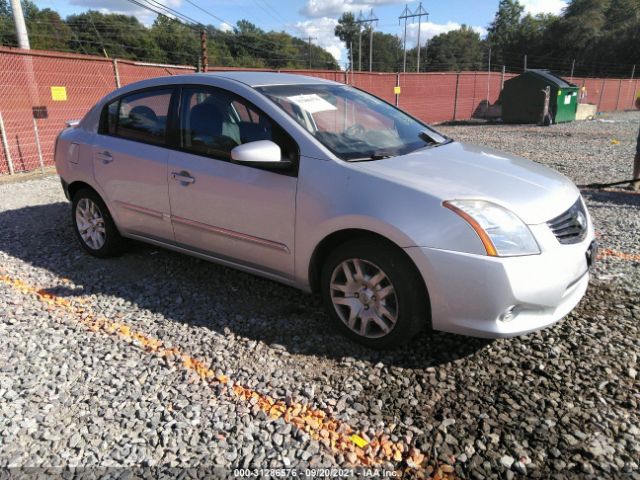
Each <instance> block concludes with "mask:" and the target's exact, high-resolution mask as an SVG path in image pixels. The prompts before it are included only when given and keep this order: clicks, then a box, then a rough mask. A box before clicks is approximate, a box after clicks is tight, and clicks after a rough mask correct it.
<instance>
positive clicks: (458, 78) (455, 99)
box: [451, 72, 460, 120]
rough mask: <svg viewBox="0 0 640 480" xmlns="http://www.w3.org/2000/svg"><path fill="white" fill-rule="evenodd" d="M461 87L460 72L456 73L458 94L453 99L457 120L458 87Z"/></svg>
mask: <svg viewBox="0 0 640 480" xmlns="http://www.w3.org/2000/svg"><path fill="white" fill-rule="evenodd" d="M459 85H460V72H458V73H456V94H455V96H454V98H453V118H452V119H451V120H455V119H456V116H457V114H458V87H459Z"/></svg>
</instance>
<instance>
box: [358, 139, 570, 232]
mask: <svg viewBox="0 0 640 480" xmlns="http://www.w3.org/2000/svg"><path fill="white" fill-rule="evenodd" d="M358 166H360V167H362V168H363V169H364V170H366V171H367V172H369V173H372V174H375V175H377V176H380V177H385V178H387V179H391V180H394V181H396V182H398V183H401V184H403V185H407V186H409V187H411V188H415V189H418V190H421V191H424V192H425V193H428V194H430V195H432V196H435V197H436V198H438V199H439V200H442V201H444V200H453V199H463V198H473V199H484V200H489V201H491V202H494V203H497V204H499V205H502V206H503V207H506V208H508V209H510V210H511V211H512V212H514V213H515V214H516V215H518V216H519V217H520V218H521V219H522V220H523V221H524V222H525V223H527V224H530V225H533V224H538V223H544V222H546V221H548V220H550V219H552V218H554V217H556V216H558V215H560V214H561V213H563V212H564V211H565V210H567V209H568V208H569V207H570V206H571V205H572V204H573V203H574V202H575V201H576V199H577V197H578V195H579V191H578V189H577V187H576V186H575V185H574V183H573V182H572V181H571V180H569V179H568V178H566V177H565V176H564V175H561V174H560V173H558V172H556V171H555V170H552V169H550V168H547V167H545V166H543V165H540V164H538V163H535V162H532V161H530V160H525V159H524V158H520V157H516V156H514V155H509V154H507V153H503V152H500V151H498V150H495V149H492V148H488V147H478V146H475V145H469V144H465V143H459V142H451V143H448V144H445V145H441V146H439V147H432V148H427V149H422V150H418V151H415V152H411V153H409V154H407V155H401V156H398V157H392V158H387V159H384V160H375V161H370V162H362V163H360V164H359V165H358Z"/></svg>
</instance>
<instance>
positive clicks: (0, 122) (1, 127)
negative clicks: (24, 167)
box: [0, 112, 14, 175]
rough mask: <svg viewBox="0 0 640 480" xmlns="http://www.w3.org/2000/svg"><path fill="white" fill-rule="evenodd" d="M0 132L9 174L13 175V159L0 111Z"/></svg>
mask: <svg viewBox="0 0 640 480" xmlns="http://www.w3.org/2000/svg"><path fill="white" fill-rule="evenodd" d="M0 134H2V147H3V148H4V156H5V158H6V159H7V165H8V166H9V175H13V173H14V172H13V161H12V160H11V151H10V150H9V142H8V141H7V131H6V130H5V128H4V120H3V119H2V112H0Z"/></svg>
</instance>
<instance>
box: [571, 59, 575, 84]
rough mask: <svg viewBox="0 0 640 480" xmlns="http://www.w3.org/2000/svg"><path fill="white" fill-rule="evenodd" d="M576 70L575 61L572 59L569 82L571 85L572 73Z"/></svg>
mask: <svg viewBox="0 0 640 480" xmlns="http://www.w3.org/2000/svg"><path fill="white" fill-rule="evenodd" d="M575 69H576V59H575V58H574V59H573V62H571V80H570V82H571V83H573V72H574V71H575Z"/></svg>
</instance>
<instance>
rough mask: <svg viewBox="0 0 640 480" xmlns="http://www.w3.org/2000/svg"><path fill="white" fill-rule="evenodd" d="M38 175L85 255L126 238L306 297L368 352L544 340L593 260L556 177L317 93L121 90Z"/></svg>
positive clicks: (349, 98) (255, 81) (411, 121)
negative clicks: (442, 336) (443, 336)
mask: <svg viewBox="0 0 640 480" xmlns="http://www.w3.org/2000/svg"><path fill="white" fill-rule="evenodd" d="M55 160H56V167H57V170H58V173H59V175H60V177H61V179H62V183H63V188H64V190H65V192H66V194H67V197H68V198H69V199H70V200H71V202H72V220H73V223H74V226H75V231H76V233H77V237H78V239H79V241H80V244H81V245H82V247H84V249H85V250H86V251H87V252H89V253H90V254H92V255H95V256H98V257H107V256H110V255H114V254H117V253H118V252H120V250H121V248H122V245H123V242H122V238H123V237H128V238H133V239H137V240H141V241H144V242H148V243H151V244H154V245H157V246H160V247H165V248H168V249H172V250H176V251H179V252H184V253H186V254H190V255H194V256H197V257H200V258H204V259H207V260H211V261H213V262H217V263H221V264H223V265H227V266H231V267H235V268H238V269H241V270H244V271H247V272H250V273H254V274H257V275H261V276H264V277H267V278H270V279H273V280H276V281H279V282H283V283H286V284H288V285H292V286H295V287H297V288H300V289H303V290H306V291H310V292H316V293H318V294H320V295H321V296H322V298H323V301H324V303H325V305H326V308H327V312H328V314H329V317H330V318H331V319H332V320H333V322H334V323H335V325H337V326H338V328H340V329H341V330H342V331H343V332H344V333H345V334H346V335H348V336H350V337H351V338H353V339H355V340H357V341H360V342H362V343H364V344H365V345H368V346H370V347H376V348H377V347H390V346H394V345H398V344H400V343H402V342H405V341H407V340H409V339H410V338H412V337H413V336H415V334H416V333H417V332H419V331H420V330H421V329H422V328H424V327H430V328H433V329H436V330H443V331H448V332H454V333H460V334H466V335H474V336H484V337H506V336H514V335H519V334H523V333H526V332H530V331H533V330H537V329H540V328H543V327H545V326H548V325H551V324H552V323H554V322H556V321H558V320H559V319H561V318H562V317H563V316H565V315H566V314H567V313H569V312H570V311H571V310H572V309H573V308H574V307H575V306H576V304H577V303H578V302H579V301H580V299H581V298H582V296H583V295H584V293H585V291H586V289H587V284H588V282H589V265H590V261H591V258H594V257H595V251H594V250H595V243H594V242H593V237H594V234H593V226H592V224H591V220H590V217H589V214H588V212H587V209H586V208H585V205H584V202H583V200H582V198H581V197H580V193H579V191H578V190H577V188H576V187H575V185H574V184H573V183H572V182H571V181H570V180H568V179H567V178H565V177H564V176H562V175H560V174H559V173H557V172H555V171H553V170H550V169H548V168H545V167H543V166H542V165H539V164H536V163H533V162H530V161H528V160H524V159H521V158H517V157H514V156H511V155H507V154H504V153H501V152H499V151H496V150H492V149H489V148H480V147H475V146H472V145H466V144H463V143H458V142H455V141H453V140H452V139H450V138H447V137H445V136H444V135H442V134H439V133H438V132H437V131H435V130H434V129H433V128H431V127H429V126H428V125H426V124H424V123H422V122H420V121H419V120H417V119H415V118H413V117H411V116H410V115H408V114H406V113H404V112H403V111H401V110H398V109H397V108H395V107H394V106H392V105H390V104H388V103H386V102H384V101H382V100H380V99H378V98H376V97H374V96H372V95H369V94H367V93H365V92H363V91H361V90H358V89H356V88H353V87H350V86H347V85H343V84H339V83H335V82H330V81H325V80H321V79H318V78H309V77H304V76H299V75H286V74H277V73H262V72H224V73H209V74H194V75H183V76H174V77H166V78H156V79H152V80H145V81H142V82H138V83H135V84H132V85H128V86H126V87H124V88H121V89H118V90H116V91H114V92H113V93H111V94H109V95H107V96H106V97H105V98H103V99H102V100H101V101H99V102H98V103H97V104H96V105H95V106H94V107H93V108H92V109H91V110H90V111H89V112H88V113H87V115H86V116H85V117H84V118H83V119H82V120H81V121H80V122H78V123H76V124H74V125H72V126H70V127H69V128H67V129H65V130H64V131H63V132H62V133H61V134H60V135H59V137H58V140H57V142H56V155H55Z"/></svg>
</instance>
